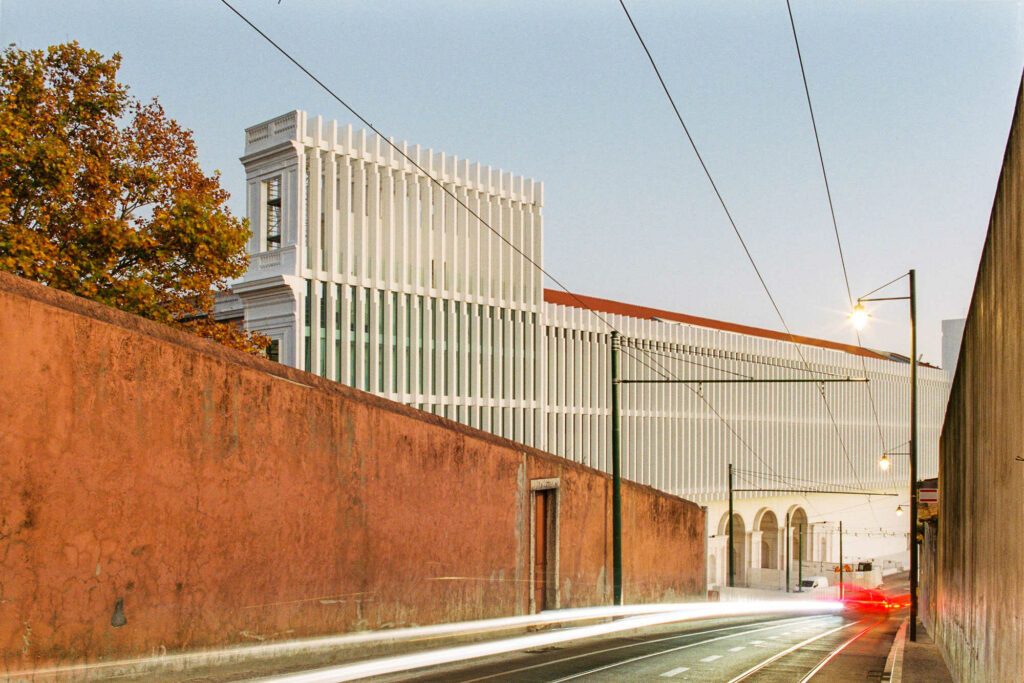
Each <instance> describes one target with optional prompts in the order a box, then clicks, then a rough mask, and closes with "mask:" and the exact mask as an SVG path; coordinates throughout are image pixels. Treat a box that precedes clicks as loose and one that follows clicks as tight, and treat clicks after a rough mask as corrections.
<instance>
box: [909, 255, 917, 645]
mask: <svg viewBox="0 0 1024 683" xmlns="http://www.w3.org/2000/svg"><path fill="white" fill-rule="evenodd" d="M916 275H917V274H916V272H915V271H914V269H911V270H910V640H911V642H916V641H917V284H916V279H917V278H916Z"/></svg>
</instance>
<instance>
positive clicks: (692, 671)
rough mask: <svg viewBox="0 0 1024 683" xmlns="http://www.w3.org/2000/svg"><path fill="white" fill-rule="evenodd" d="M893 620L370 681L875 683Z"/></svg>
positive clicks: (586, 651)
mask: <svg viewBox="0 0 1024 683" xmlns="http://www.w3.org/2000/svg"><path fill="white" fill-rule="evenodd" d="M898 626H899V620H898V619H895V618H891V619H890V618H888V617H887V616H885V615H882V616H876V615H870V616H868V615H827V616H812V617H807V616H802V617H797V618H771V619H765V618H763V617H762V618H756V619H754V618H748V619H742V620H738V619H730V620H715V621H702V622H700V623H688V624H678V625H675V626H672V627H665V626H661V627H657V628H652V629H647V630H645V631H643V632H641V633H638V634H637V633H634V634H632V635H630V636H628V637H610V638H600V639H592V640H589V641H580V642H575V643H570V644H564V645H557V646H551V647H545V648H538V649H536V650H526V651H521V652H514V653H510V654H506V655H500V656H495V657H487V658H483V659H477V660H471V661H469V662H462V663H458V664H453V665H445V666H439V667H432V668H429V669H420V670H417V671H408V672H404V673H402V674H396V675H391V676H386V677H377V678H374V679H371V680H374V681H462V682H464V683H468V682H469V681H545V682H550V681H570V680H588V681H665V680H668V679H671V680H677V681H697V680H699V681H705V682H711V681H730V682H731V681H779V682H783V681H784V682H786V683H790V682H792V681H802V680H814V681H822V682H826V681H872V680H874V681H878V680H881V674H882V671H883V669H884V667H885V659H886V656H887V655H888V653H889V647H890V646H891V644H892V639H893V635H894V634H895V632H896V629H897V627H898Z"/></svg>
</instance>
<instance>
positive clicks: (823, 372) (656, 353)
mask: <svg viewBox="0 0 1024 683" xmlns="http://www.w3.org/2000/svg"><path fill="white" fill-rule="evenodd" d="M623 339H631V338H629V337H624V338H623ZM633 343H635V342H633ZM634 348H637V349H640V350H641V351H643V352H644V353H646V354H648V355H651V356H660V357H662V358H667V359H669V360H677V361H682V362H683V363H689V364H691V365H699V366H701V367H705V368H708V369H710V370H718V371H719V372H727V373H729V374H731V375H737V376H738V377H744V378H746V379H755V378H754V377H752V376H751V375H745V374H743V373H741V372H733V371H732V370H726V369H724V368H720V367H716V366H714V365H706V364H704V363H700V362H698V361H692V360H688V359H686V358H682V357H680V356H674V355H672V353H673V352H671V351H655V350H654V349H650V348H643V347H640V346H635V347H634ZM675 353H685V352H684V351H677V352H675ZM731 360H733V361H735V362H736V363H746V364H748V365H764V366H768V367H772V368H786V367H788V366H785V365H775V364H773V363H765V362H764V361H756V360H749V359H746V358H734V359H731ZM792 369H794V370H801V371H803V368H792ZM814 372H816V373H818V374H820V375H825V376H826V377H837V378H840V379H842V378H848V377H849V375H844V374H842V373H840V372H829V371H828V370H815V371H814ZM823 379H824V378H823Z"/></svg>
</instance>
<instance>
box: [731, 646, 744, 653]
mask: <svg viewBox="0 0 1024 683" xmlns="http://www.w3.org/2000/svg"><path fill="white" fill-rule="evenodd" d="M746 649H747V648H746V647H744V646H743V645H740V646H739V647H730V648H729V652H739V651H740V650H746Z"/></svg>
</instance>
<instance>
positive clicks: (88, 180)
mask: <svg viewBox="0 0 1024 683" xmlns="http://www.w3.org/2000/svg"><path fill="white" fill-rule="evenodd" d="M120 63H121V57H120V55H117V54H115V55H114V56H113V57H111V58H109V59H105V58H104V57H103V56H102V55H100V54H99V53H97V52H95V51H92V50H85V49H83V48H81V47H80V46H79V45H78V44H77V43H69V44H64V45H56V46H53V47H50V48H48V49H47V50H27V51H26V50H20V49H17V48H15V47H13V46H12V47H10V48H8V49H6V50H5V51H4V52H3V53H2V56H0V268H2V269H3V270H7V271H10V272H12V273H15V274H16V275H20V276H22V277H26V278H30V279H33V280H37V281H39V282H42V283H44V284H47V285H49V286H51V287H57V288H59V289H63V290H66V291H69V292H72V293H74V294H77V295H79V296H83V297H87V298H89V299H94V300H96V301H100V302H102V303H105V304H108V305H111V306H116V307H117V308H120V309H122V310H125V311H129V312H131V313H135V314H137V315H141V316H144V317H146V318H151V319H153V320H157V321H159V322H162V323H167V324H169V325H173V326H176V327H179V328H183V329H186V330H189V331H191V332H194V333H196V334H199V335H202V336H205V337H211V338H214V339H216V340H218V341H220V342H222V343H225V344H228V345H230V346H234V347H236V348H241V349H245V350H248V351H250V352H253V353H259V352H260V351H261V349H263V348H264V347H265V346H266V343H267V341H266V339H265V338H264V337H262V336H261V335H258V334H254V333H248V332H244V331H242V330H240V329H238V328H237V327H235V326H233V325H228V324H224V323H218V322H216V321H214V320H213V318H212V316H211V313H212V310H213V301H214V299H213V297H214V291H215V290H216V289H220V288H223V287H224V286H225V285H226V283H227V281H228V280H229V279H231V278H235V277H238V276H240V275H242V274H243V273H244V272H245V269H246V266H247V265H248V259H247V256H246V254H245V244H246V241H247V240H248V239H249V235H250V231H249V226H248V223H247V222H246V221H245V220H244V219H238V218H235V217H234V216H232V215H231V213H230V212H229V211H228V209H227V206H226V205H225V202H226V201H227V199H228V193H227V192H226V191H224V189H223V188H221V186H220V177H219V174H214V175H212V176H208V175H205V174H204V173H203V172H202V170H201V169H200V167H199V163H198V161H197V159H196V146H195V143H194V141H193V139H192V133H191V131H189V130H187V129H184V128H182V127H181V126H179V125H178V124H177V123H176V122H175V121H174V120H173V119H170V118H168V117H167V115H166V114H165V113H164V111H163V108H162V107H161V106H160V105H159V103H158V102H157V101H156V100H153V101H152V102H149V103H146V104H143V103H141V102H139V101H137V100H135V99H134V98H132V97H131V96H130V95H129V94H128V89H127V88H126V87H125V86H124V85H121V84H120V83H118V82H117V70H118V67H119V66H120Z"/></svg>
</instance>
